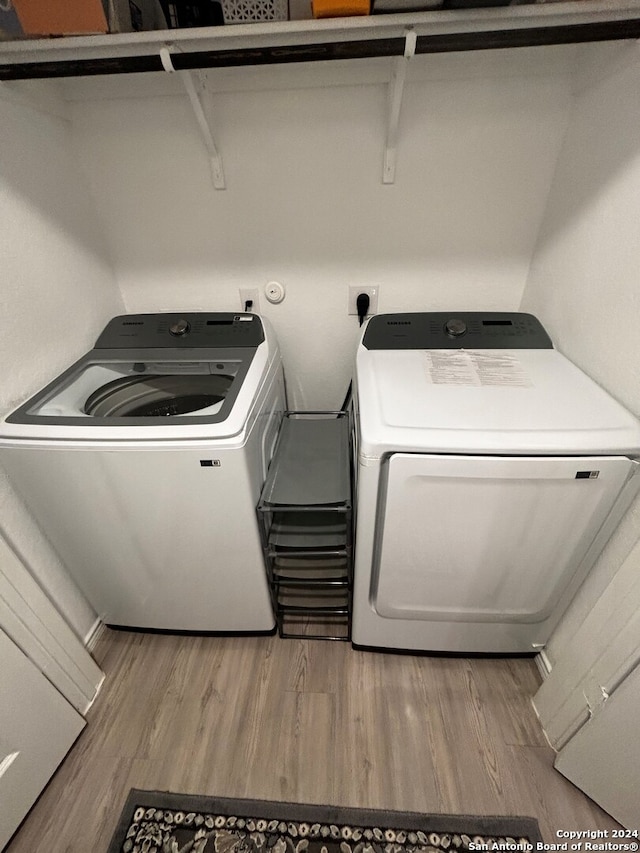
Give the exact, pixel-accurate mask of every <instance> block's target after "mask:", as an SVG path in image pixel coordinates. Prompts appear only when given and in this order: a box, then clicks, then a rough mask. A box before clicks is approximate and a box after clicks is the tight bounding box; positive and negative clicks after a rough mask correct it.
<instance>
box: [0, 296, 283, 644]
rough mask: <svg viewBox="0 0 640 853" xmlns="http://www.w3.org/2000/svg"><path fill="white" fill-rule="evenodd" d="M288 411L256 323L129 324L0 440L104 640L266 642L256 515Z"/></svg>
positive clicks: (214, 318) (157, 317)
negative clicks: (170, 634) (132, 631)
mask: <svg viewBox="0 0 640 853" xmlns="http://www.w3.org/2000/svg"><path fill="white" fill-rule="evenodd" d="M284 409H285V393H284V379H283V371H282V361H281V357H280V351H279V348H278V344H277V341H276V339H275V337H274V334H273V331H272V330H271V329H270V327H269V325H268V324H267V323H266V322H265V321H264V320H262V319H261V318H260V317H258V316H257V315H254V314H223V313H215V314H207V313H195V314H183V315H178V314H137V315H126V316H121V317H116V318H115V319H114V320H112V321H111V322H110V323H109V324H108V326H107V327H106V329H105V330H104V332H103V333H102V334H101V336H100V338H99V339H98V341H97V343H96V345H95V348H94V349H93V350H92V351H91V352H89V353H88V354H87V355H85V356H84V357H83V358H81V359H80V360H79V361H78V362H77V363H76V364H74V365H73V366H72V367H70V368H69V369H68V370H67V371H66V372H65V373H64V374H62V376H60V377H58V378H57V379H56V380H55V381H53V382H52V383H51V384H50V385H48V386H47V387H46V388H45V389H44V390H42V391H41V392H40V393H38V394H36V395H35V396H34V397H33V398H32V399H30V400H29V401H28V402H26V403H25V404H24V405H23V406H21V407H20V408H19V409H17V411H15V412H14V413H13V414H11V415H9V416H8V417H7V418H6V419H5V420H4V422H2V424H0V461H1V463H2V464H3V466H4V467H5V468H6V470H7V472H8V473H9V476H10V478H11V480H12V482H13V483H14V485H15V488H16V490H17V491H18V492H19V494H20V495H21V496H22V497H23V499H24V501H25V503H26V505H27V506H28V508H29V509H30V510H31V512H32V513H33V515H34V516H35V518H36V520H37V521H38V523H39V524H40V526H41V528H42V529H43V531H44V532H45V534H46V536H47V537H48V538H49V540H50V541H51V543H52V545H53V547H54V548H55V550H56V551H57V553H58V554H59V556H60V558H61V559H62V561H63V563H64V564H65V566H66V567H67V569H68V570H69V572H70V574H71V575H72V576H73V577H74V578H75V580H76V582H77V584H78V586H79V587H80V589H82V590H83V592H84V593H85V595H86V597H87V599H88V600H89V601H90V602H91V604H92V605H93V607H94V608H95V610H96V611H97V613H98V615H99V616H100V618H101V619H102V620H103V621H104V622H106V623H107V624H109V625H115V626H132V627H139V628H148V629H164V630H173V631H176V630H178V631H214V632H218V631H219V632H244V631H249V632H260V631H271V630H272V629H273V628H274V625H275V619H274V614H273V611H272V606H271V601H270V595H269V589H268V585H267V580H266V574H265V569H264V563H263V558H262V549H261V544H260V537H259V532H258V527H257V520H256V512H255V507H256V504H257V501H258V497H259V494H260V489H261V486H262V484H263V482H264V478H265V474H266V470H267V466H268V464H269V461H270V459H271V455H272V453H273V448H274V445H275V442H276V438H277V435H278V430H279V426H280V423H281V419H282V416H283V412H284Z"/></svg>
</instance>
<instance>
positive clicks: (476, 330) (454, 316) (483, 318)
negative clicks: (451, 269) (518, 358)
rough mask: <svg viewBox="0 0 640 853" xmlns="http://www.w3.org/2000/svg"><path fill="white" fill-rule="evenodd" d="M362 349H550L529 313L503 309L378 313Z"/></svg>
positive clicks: (547, 340)
mask: <svg viewBox="0 0 640 853" xmlns="http://www.w3.org/2000/svg"><path fill="white" fill-rule="evenodd" d="M362 344H363V346H364V347H365V348H366V349H372V350H373V349H553V344H552V342H551V338H550V337H549V335H548V334H547V333H546V332H545V330H544V328H543V326H542V324H541V323H540V321H539V320H538V319H537V318H536V317H534V316H533V314H523V313H507V312H503V311H498V312H486V311H461V312H451V313H448V314H447V313H444V312H435V311H433V312H424V313H415V314H378V315H376V316H375V317H372V318H371V320H369V323H368V325H367V328H366V331H365V333H364V338H363V340H362Z"/></svg>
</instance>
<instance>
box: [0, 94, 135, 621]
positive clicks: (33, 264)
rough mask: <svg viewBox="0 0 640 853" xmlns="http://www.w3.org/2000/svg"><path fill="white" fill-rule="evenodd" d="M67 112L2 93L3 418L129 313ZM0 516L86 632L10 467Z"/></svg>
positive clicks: (52, 102)
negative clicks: (111, 319) (80, 166)
mask: <svg viewBox="0 0 640 853" xmlns="http://www.w3.org/2000/svg"><path fill="white" fill-rule="evenodd" d="M32 102H33V103H35V104H37V105H38V106H37V108H33V107H32V106H30V105H29V104H30V103H32ZM64 116H65V105H64V103H63V101H62V100H61V99H60V98H59V97H57V96H56V93H55V90H54V89H53V88H52V87H46V88H41V87H37V86H35V87H29V86H22V87H20V86H8V87H7V88H6V89H3V90H2V91H0V224H1V229H0V263H1V265H2V284H1V285H0V316H1V317H2V335H1V336H0V365H1V373H2V383H1V384H0V413H1V414H6V413H7V412H8V411H9V410H11V409H12V408H14V407H15V405H16V404H17V403H19V402H20V401H23V400H24V399H26V398H27V397H28V396H29V395H30V394H32V393H34V392H35V391H36V390H37V389H38V388H40V387H41V386H42V385H44V384H45V383H46V382H47V381H49V380H50V379H52V378H53V377H54V376H56V375H57V374H58V373H60V372H61V371H62V370H63V368H65V367H67V366H68V365H69V364H70V363H71V362H72V361H73V360H74V359H76V358H77V357H79V356H80V355H81V354H82V352H84V351H86V350H87V349H89V348H90V346H91V345H92V343H93V341H94V340H95V337H96V334H97V333H98V331H99V329H100V327H101V326H102V325H104V322H105V320H106V318H108V317H110V316H112V315H113V314H115V313H118V312H121V311H122V309H123V302H122V298H121V296H120V293H119V290H118V287H117V284H116V282H115V279H114V276H113V273H112V270H111V268H110V264H109V261H108V259H107V257H106V251H105V246H104V242H103V240H102V237H101V234H100V230H99V227H98V224H97V220H96V217H95V214H94V210H93V206H92V204H91V201H90V197H89V193H88V189H87V186H86V184H85V182H84V181H83V179H82V177H81V174H80V171H79V169H78V168H77V160H76V157H75V154H74V151H73V144H72V135H71V129H70V123H69V121H68V120H67V119H65V117H64ZM0 517H1V518H2V528H3V531H4V534H5V535H6V538H7V539H8V541H10V542H11V543H12V545H13V546H14V547H15V549H16V550H17V552H18V553H19V554H20V555H21V556H22V557H23V559H24V561H25V563H26V564H27V565H28V566H29V567H30V568H31V570H32V571H33V573H34V575H35V576H36V579H37V580H38V581H39V582H40V583H41V584H42V586H44V587H45V588H46V589H47V590H48V592H49V594H50V595H51V597H52V599H53V600H54V602H55V603H56V604H57V606H58V607H59V609H60V610H61V612H62V613H63V615H65V616H66V618H67V619H68V621H69V623H70V625H71V626H72V627H73V628H74V630H75V631H76V632H77V633H78V634H79V635H81V636H82V635H84V634H86V632H87V631H88V630H89V629H90V627H91V625H92V623H93V621H94V619H95V614H94V613H93V611H92V609H91V608H90V607H89V605H88V604H87V602H86V601H85V599H84V597H83V596H82V595H81V594H80V592H79V591H78V589H77V588H76V586H75V585H74V584H73V582H72V581H71V580H70V579H69V577H68V575H67V574H66V572H65V571H64V569H63V568H62V566H61V564H60V562H59V560H58V559H57V557H56V555H55V554H54V553H53V551H52V550H51V548H50V547H49V545H48V543H47V542H46V541H45V540H44V538H43V536H42V534H41V533H40V531H39V529H38V527H37V525H36V524H35V522H34V521H33V519H32V518H31V517H30V516H29V514H28V513H27V512H26V510H25V509H24V507H23V505H22V503H21V502H20V501H19V499H18V498H17V497H16V495H15V493H14V492H13V489H12V488H11V486H10V484H9V482H8V481H7V479H6V477H5V476H4V475H3V474H2V472H0Z"/></svg>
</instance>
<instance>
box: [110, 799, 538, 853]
mask: <svg viewBox="0 0 640 853" xmlns="http://www.w3.org/2000/svg"><path fill="white" fill-rule="evenodd" d="M541 841H542V838H541V836H540V830H539V828H538V822H537V821H536V820H534V819H533V818H530V817H480V816H477V817H472V816H470V815H466V816H465V815H427V814H416V813H412V812H388V811H367V810H365V809H342V808H338V807H336V806H311V805H303V804H301V803H276V802H268V801H266V800H265V801H263V800H228V799H217V798H213V797H201V796H193V795H191V794H170V793H166V792H161V791H138V790H136V789H133V790H132V791H131V792H130V793H129V796H128V798H127V802H126V804H125V807H124V809H123V812H122V816H121V818H120V823H119V825H118V829H117V830H116V832H115V834H114V836H113V839H112V841H111V844H110V846H109V850H108V853H457V851H460V853H463V851H467V850H469V851H492V850H508V851H523V853H526V851H531V850H535V848H536V843H537V842H541ZM485 845H486V846H485Z"/></svg>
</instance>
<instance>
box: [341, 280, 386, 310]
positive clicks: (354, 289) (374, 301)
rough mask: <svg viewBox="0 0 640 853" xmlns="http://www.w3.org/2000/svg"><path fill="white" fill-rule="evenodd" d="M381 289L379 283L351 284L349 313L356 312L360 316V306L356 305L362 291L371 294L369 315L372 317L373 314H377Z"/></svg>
mask: <svg viewBox="0 0 640 853" xmlns="http://www.w3.org/2000/svg"><path fill="white" fill-rule="evenodd" d="M379 291H380V288H379V287H378V286H377V285H376V286H374V287H358V286H357V285H353V284H350V285H349V311H348V313H349V314H355V315H356V317H357V316H358V306H357V305H356V301H357V299H358V296H359V295H360V294H361V293H366V294H368V296H369V309H368V311H367V317H370V316H371V314H377V313H378V293H379Z"/></svg>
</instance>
